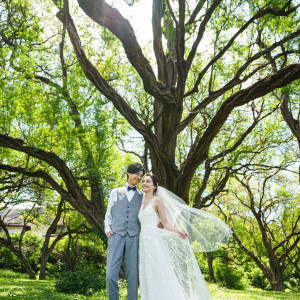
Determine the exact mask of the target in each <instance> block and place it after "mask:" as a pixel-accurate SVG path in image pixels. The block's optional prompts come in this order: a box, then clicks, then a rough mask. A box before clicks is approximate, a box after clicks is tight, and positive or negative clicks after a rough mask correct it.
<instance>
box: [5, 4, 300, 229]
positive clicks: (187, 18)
mask: <svg viewBox="0 0 300 300" xmlns="http://www.w3.org/2000/svg"><path fill="white" fill-rule="evenodd" d="M53 2H54V4H53V3H52V2H51V3H52V4H53V6H54V5H55V6H56V7H57V14H56V15H57V17H58V18H59V20H60V21H61V30H60V35H59V36H60V42H59V44H57V43H56V44H54V43H52V44H51V46H50V45H49V38H50V40H51V33H52V32H49V30H47V29H44V32H43V34H41V35H40V36H39V42H34V41H33V40H34V38H35V33H36V31H33V32H31V34H30V35H28V33H27V35H26V36H25V37H24V36H22V35H21V37H20V35H19V32H20V29H21V31H22V30H25V31H26V32H28V30H29V28H30V27H29V26H26V24H28V20H29V21H30V20H31V19H30V18H28V17H26V16H25V15H24V11H25V8H24V7H22V5H21V4H20V3H19V1H13V0H5V1H4V0H3V1H2V3H4V4H5V3H6V4H7V3H8V4H9V5H7V8H8V11H10V12H11V13H10V14H5V13H4V11H5V10H2V17H3V20H4V19H5V18H6V19H8V20H9V22H8V25H9V26H5V25H4V26H3V30H2V31H1V33H2V34H1V37H2V40H1V43H2V45H3V49H7V50H6V51H5V52H3V57H2V61H4V62H3V63H4V64H7V63H8V65H9V67H8V69H7V70H10V71H11V68H12V69H13V74H14V76H15V74H23V75H22V76H21V75H20V76H19V77H18V78H17V80H16V78H15V77H13V80H11V82H10V83H9V84H8V86H10V87H11V86H12V85H13V84H16V83H21V84H24V83H26V84H27V85H28V86H29V88H30V89H33V87H34V88H35V89H36V90H38V91H39V88H40V87H41V86H43V89H44V91H45V92H46V93H47V94H48V95H52V94H55V95H56V97H57V98H56V99H59V100H57V102H59V109H57V110H59V111H61V113H62V115H61V116H63V117H64V118H65V119H68V122H66V124H68V126H67V128H66V129H65V132H63V130H64V128H62V127H59V126H58V128H59V129H60V132H63V134H62V133H61V135H60V136H59V135H56V133H55V141H56V142H59V143H62V142H63V141H62V140H61V139H66V140H67V141H68V142H69V143H70V144H72V143H73V142H75V141H76V142H77V144H76V147H75V149H74V148H72V150H73V149H74V150H75V151H74V152H73V153H72V159H69V157H68V156H67V155H65V151H66V150H67V152H68V153H69V152H71V151H70V150H68V149H66V148H67V147H65V148H62V150H61V148H59V147H53V145H52V147H49V145H48V144H47V147H46V146H45V145H44V144H43V143H41V142H40V141H39V140H38V139H37V138H36V137H37V135H35V138H31V139H27V136H26V135H24V134H23V135H22V134H18V133H17V132H13V131H8V132H9V133H10V135H12V136H9V135H6V134H1V135H0V146H1V147H3V148H8V149H11V150H12V152H10V153H14V154H15V153H16V152H18V153H23V154H25V157H30V163H29V164H25V163H23V164H20V163H18V161H17V163H14V161H9V160H8V159H6V158H5V159H3V160H2V163H1V165H0V168H1V169H2V170H6V171H7V172H11V173H20V174H23V175H25V176H29V177H39V178H42V179H43V180H45V181H46V182H47V183H48V184H49V186H51V188H53V189H55V190H56V191H57V192H58V193H59V194H60V195H61V197H63V199H65V200H67V201H68V202H69V203H70V204H71V205H72V206H73V207H75V208H76V209H77V210H78V211H79V212H81V213H82V214H84V215H85V217H86V218H87V219H88V221H89V222H90V223H91V224H92V226H94V227H95V228H100V229H101V230H103V214H104V199H103V186H102V182H101V175H103V174H101V172H99V171H98V169H99V166H101V163H103V160H102V161H101V163H100V164H99V163H95V162H96V161H97V160H95V155H96V152H97V147H92V146H91V144H89V143H88V142H87V141H90V139H91V138H90V136H91V132H90V130H91V129H92V130H96V128H97V125H99V126H104V125H103V124H104V122H103V123H102V124H100V123H95V124H93V126H89V124H90V123H89V121H91V120H94V112H95V111H97V109H101V107H102V106H104V107H107V106H106V105H107V103H105V101H106V99H108V100H109V101H110V102H111V103H112V104H113V105H114V107H115V108H116V109H117V110H118V111H119V113H120V114H121V115H122V116H123V117H124V118H125V119H126V120H127V121H128V123H129V124H130V125H131V126H132V128H133V129H134V130H136V131H137V132H138V133H139V134H140V135H141V136H142V138H143V140H144V142H145V145H144V146H145V147H143V148H144V149H145V153H142V154H139V155H140V157H141V158H143V160H144V161H147V158H148V156H149V157H150V160H151V169H152V171H153V172H154V173H155V174H156V175H157V176H158V177H159V179H160V184H161V185H164V186H166V187H167V188H169V189H170V190H172V191H174V192H175V193H177V194H178V195H179V196H181V197H182V198H184V199H185V200H186V201H188V200H189V192H190V187H191V184H192V183H193V182H195V183H197V190H196V192H195V193H194V190H193V195H195V196H194V197H193V198H192V199H191V200H192V201H193V202H194V205H195V206H197V207H203V206H207V205H209V204H210V203H212V201H213V200H214V198H215V197H216V196H217V195H218V194H219V193H221V192H223V191H224V187H225V186H226V182H227V180H228V178H229V177H230V175H231V173H232V172H233V170H236V169H235V168H233V167H232V166H233V165H234V164H236V163H237V162H238V161H239V159H241V158H240V157H241V156H239V155H234V153H235V151H237V150H238V148H239V147H240V146H241V145H242V144H243V143H244V142H245V139H246V138H249V137H251V138H252V139H257V140H259V139H260V138H261V136H260V135H259V134H257V135H253V136H251V134H252V132H253V129H254V128H255V127H256V126H257V124H259V123H261V122H264V119H265V118H266V116H267V115H269V114H272V112H273V111H275V110H276V103H275V104H274V101H273V100H272V97H271V93H272V96H273V94H274V95H275V96H276V95H277V94H278V92H279V93H280V89H281V88H283V87H287V86H288V87H289V88H290V92H289V95H291V97H293V95H294V94H293V91H294V89H295V86H296V85H293V82H294V81H295V80H297V79H299V78H300V64H299V57H298V56H297V54H298V52H299V34H300V30H299V28H297V24H298V23H299V5H298V6H297V5H296V3H295V2H294V1H291V0H289V1H284V2H282V1H275V0H274V1H269V2H265V1H262V0H261V1H250V0H249V1H247V0H244V1H243V0H242V1H235V0H228V1H220V0H215V1H192V0H191V1H178V2H177V1H168V0H167V1H161V0H154V1H153V4H152V29H153V39H152V43H153V51H152V52H151V50H149V49H147V52H146V51H144V50H143V49H142V47H141V46H140V45H139V43H138V38H137V37H136V35H135V32H134V29H133V28H132V26H131V25H130V22H129V21H128V20H127V19H126V18H125V17H124V16H122V14H121V13H120V11H119V10H118V9H117V8H114V7H112V5H110V4H108V3H106V2H105V1H102V0H89V1H83V0H79V1H78V2H72V3H70V4H71V7H70V6H69V2H68V1H53ZM47 4H49V5H50V3H49V2H47ZM78 6H79V7H80V8H81V9H82V10H79V12H78ZM14 7H21V8H19V9H17V8H16V9H15V11H14V10H13V8H14ZM28 7H30V6H28ZM28 7H27V10H28ZM30 8H32V7H30ZM132 9H134V5H133V6H132ZM27 10H26V11H27ZM49 11H50V13H53V7H52V8H51V9H50V10H49ZM83 12H84V13H83ZM26 13H28V12H26ZM34 13H35V11H34V8H32V12H31V15H30V16H32V14H33V15H34ZM45 13H46V9H45ZM78 14H79V15H78ZM20 15H21V16H23V19H22V20H24V22H19V21H18V17H19V16H20ZM82 20H83V21H82ZM43 21H44V20H43V19H40V20H39V22H40V23H41V24H42V23H43ZM53 22H54V21H53ZM85 22H86V23H85ZM34 24H36V23H34ZM91 24H92V25H91ZM24 26H25V28H23V27H24ZM50 28H51V27H50ZM89 28H92V35H88V34H87V31H88V29H89ZM67 33H68V35H67ZM47 35H48V36H47ZM41 36H42V37H43V40H41ZM67 36H68V38H67ZM46 37H47V38H46ZM68 39H69V40H70V41H71V43H72V47H73V51H74V52H73V51H72V49H71V48H70V47H69V44H68ZM112 45H113V46H112ZM42 46H44V48H43V51H44V52H43V53H44V55H45V56H46V55H47V53H49V51H50V50H49V49H56V54H57V55H58V57H59V59H56V61H55V62H50V63H49V62H48V61H46V60H47V59H45V58H44V59H42V57H40V58H39V63H38V64H37V63H35V62H36V59H31V58H32V57H35V55H36V53H37V52H42V50H41V47H42ZM93 47H95V49H96V48H97V49H100V50H101V51H100V50H99V51H98V53H97V52H96V51H92V52H91V48H93ZM103 47H106V49H105V50H106V51H107V52H105V51H102V50H103ZM24 49H25V50H24ZM28 49H29V50H30V49H32V51H29V52H28V53H26V51H27V50H28ZM111 49H115V51H114V52H113V53H112V50H111ZM66 50H67V53H68V57H69V59H67V58H66ZM73 53H75V54H76V57H77V63H76V64H75V62H74V60H73V57H72V55H73ZM145 53H147V54H145ZM112 54H113V55H112ZM46 57H48V56H46ZM49 58H51V57H49ZM46 63H49V64H48V65H47V67H45V64H46ZM58 65H59V67H58ZM78 65H79V66H80V68H81V70H83V72H84V75H85V77H86V79H88V80H89V82H87V81H84V80H80V81H76V79H77V78H79V77H80V76H81V75H82V74H81V73H80V72H81V71H80V68H79V67H78ZM274 66H275V67H274ZM53 67H54V68H53ZM53 69H55V70H56V72H55V74H53ZM5 74H6V73H5ZM70 74H72V77H71V79H70ZM80 78H82V77H80ZM74 82H75V83H76V84H74ZM37 83H38V84H37ZM37 85H38V86H39V88H37ZM80 85H84V87H83V88H80ZM45 86H46V88H45ZM95 90H97V92H98V93H96V92H95ZM77 92H78V93H77ZM79 92H80V93H79ZM75 96H76V97H75ZM47 97H48V96H47ZM89 97H92V99H93V101H94V104H95V106H94V107H93V109H89V110H88V109H86V110H85V108H86V107H89V108H90V107H91V106H88V105H87V104H86V103H89V102H88V101H87V99H90V98H89ZM28 98H30V96H28ZM261 98H262V99H263V100H262V101H261V100H260V99H261ZM3 99H6V101H7V103H8V102H9V101H11V98H10V99H9V100H7V99H8V98H7V95H5V96H3ZM45 99H47V100H48V99H49V98H46V97H45ZM82 99H86V101H82ZM289 99H290V97H285V99H284V101H282V104H283V106H284V104H285V103H286V101H288V100H289ZM47 100H46V103H47ZM277 101H278V102H279V100H277ZM296 101H298V100H296ZM261 103H263V104H261ZM266 103H267V104H266ZM4 107H6V106H4ZM7 107H8V109H9V105H7ZM95 108H96V110H95ZM32 109H33V110H34V111H35V110H36V109H40V105H38V106H34V103H32ZM48 109H49V108H48ZM29 110H30V109H29V108H28V111H29ZM57 110H56V111H55V113H57ZM4 111H5V108H4ZM50 111H51V112H52V108H51V110H50ZM40 112H41V110H40V111H38V110H37V115H38V114H39V113H40ZM43 113H44V111H43ZM67 114H68V117H67V116H66V115H67ZM89 114H90V115H91V116H90V117H89ZM3 115H5V113H4V114H3ZM58 115H59V116H60V114H58ZM36 121H37V120H32V122H33V123H34V122H36ZM60 121H61V119H59V120H56V121H55V122H58V124H60ZM71 122H73V125H72V126H73V127H72V126H71V125H70V123H71ZM116 122H117V123H118V122H119V120H117V121H116ZM48 125H49V124H48ZM112 125H113V124H112ZM55 126H56V123H53V124H52V127H51V126H49V127H50V128H51V132H53V131H52V128H53V127H55ZM112 127H113V126H112ZM32 128H35V127H34V126H32ZM70 128H72V129H70ZM74 128H75V130H74V131H75V132H76V134H74V136H73V138H72V139H67V136H68V134H69V133H70V132H72V134H73V129H74ZM21 129H22V130H24V126H21ZM107 130H108V129H107ZM20 131H21V130H20ZM55 132H56V131H55ZM21 133H22V132H21ZM112 133H114V131H111V132H110V134H112ZM261 134H262V135H263V133H261ZM20 138H22V139H20ZM98 143H99V144H101V141H100V139H98ZM134 150H135V151H136V149H134ZM13 151H16V152H13ZM74 153H78V154H80V155H82V158H83V160H81V162H80V164H79V165H78V163H77V159H76V155H74ZM230 155H232V157H235V160H233V161H230V160H226V159H225V158H226V157H229V156H230ZM77 156H78V155H77ZM3 157H5V152H3ZM9 157H13V155H12V154H10V156H9ZM220 163H222V164H223V165H222V166H221V168H220V167H219V164H220ZM225 163H226V164H225ZM224 164H225V165H224ZM217 169H219V170H220V169H222V172H221V171H220V172H218V171H216V170H217ZM103 171H104V172H105V170H103ZM214 172H215V173H214ZM216 172H217V173H216ZM212 174H217V175H216V176H215V180H211V179H210V178H212ZM209 185H210V186H212V185H213V186H214V187H213V189H212V190H211V191H210V190H209V189H207V187H208V186H209ZM86 186H88V187H89V188H88V189H87V190H85V188H84V187H86Z"/></svg>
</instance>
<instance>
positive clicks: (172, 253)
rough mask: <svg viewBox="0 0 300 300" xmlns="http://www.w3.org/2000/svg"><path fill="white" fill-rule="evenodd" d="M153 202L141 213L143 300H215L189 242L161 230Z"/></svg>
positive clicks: (140, 257) (141, 280) (140, 252)
mask: <svg viewBox="0 0 300 300" xmlns="http://www.w3.org/2000/svg"><path fill="white" fill-rule="evenodd" d="M153 201H154V199H153V200H152V201H151V202H150V203H149V204H148V206H146V208H145V209H141V210H140V213H139V220H140V223H141V233H140V245H139V278H140V291H141V299H142V300H208V299H211V298H210V295H209V291H208V289H207V287H206V285H205V282H204V279H203V276H202V273H201V271H200V269H199V267H198V264H197V261H196V259H195V256H194V253H193V251H192V249H191V247H190V244H189V242H188V240H187V239H183V238H181V236H180V235H179V234H177V233H174V232H170V231H168V230H166V229H160V228H158V227H157V224H158V223H159V216H158V214H157V212H156V211H155V209H154V207H153Z"/></svg>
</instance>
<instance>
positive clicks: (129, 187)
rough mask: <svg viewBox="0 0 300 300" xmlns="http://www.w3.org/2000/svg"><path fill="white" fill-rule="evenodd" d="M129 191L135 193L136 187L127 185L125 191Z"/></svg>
mask: <svg viewBox="0 0 300 300" xmlns="http://www.w3.org/2000/svg"><path fill="white" fill-rule="evenodd" d="M130 190H132V191H134V192H135V190H136V186H133V187H131V186H129V185H128V186H127V191H130Z"/></svg>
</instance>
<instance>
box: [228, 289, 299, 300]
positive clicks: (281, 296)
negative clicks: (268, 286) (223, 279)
mask: <svg viewBox="0 0 300 300" xmlns="http://www.w3.org/2000/svg"><path fill="white" fill-rule="evenodd" d="M224 292H225V293H226V292H228V293H230V294H231V295H236V296H237V297H238V299H243V298H242V296H245V295H247V297H250V299H252V297H253V299H262V300H263V299H272V300H285V299H289V300H300V294H298V293H297V294H295V293H289V292H276V291H263V290H259V289H247V290H229V289H224ZM228 299H229V298H228ZM247 299H248V298H247ZM232 300H234V298H232Z"/></svg>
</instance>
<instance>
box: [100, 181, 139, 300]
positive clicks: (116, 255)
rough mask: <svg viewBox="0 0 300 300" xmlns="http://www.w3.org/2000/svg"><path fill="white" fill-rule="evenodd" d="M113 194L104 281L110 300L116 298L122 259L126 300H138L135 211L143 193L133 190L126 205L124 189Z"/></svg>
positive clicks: (137, 211)
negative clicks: (114, 197) (105, 281)
mask: <svg viewBox="0 0 300 300" xmlns="http://www.w3.org/2000/svg"><path fill="white" fill-rule="evenodd" d="M113 192H114V193H117V197H116V202H115V203H114V205H113V206H112V208H111V219H112V222H111V230H112V232H113V234H111V235H110V236H109V237H108V248H107V267H106V279H107V285H108V287H107V290H108V295H109V299H110V300H118V299H119V288H118V280H119V271H120V267H121V264H122V259H123V257H124V267H125V277H126V281H127V299H128V300H137V299H138V292H137V291H138V249H139V234H140V223H139V220H138V214H139V210H140V207H141V204H142V199H143V193H142V192H141V191H140V190H138V189H136V191H135V193H134V196H133V198H132V199H131V201H130V202H129V201H128V199H127V196H126V187H121V188H118V189H116V190H114V191H113Z"/></svg>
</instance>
